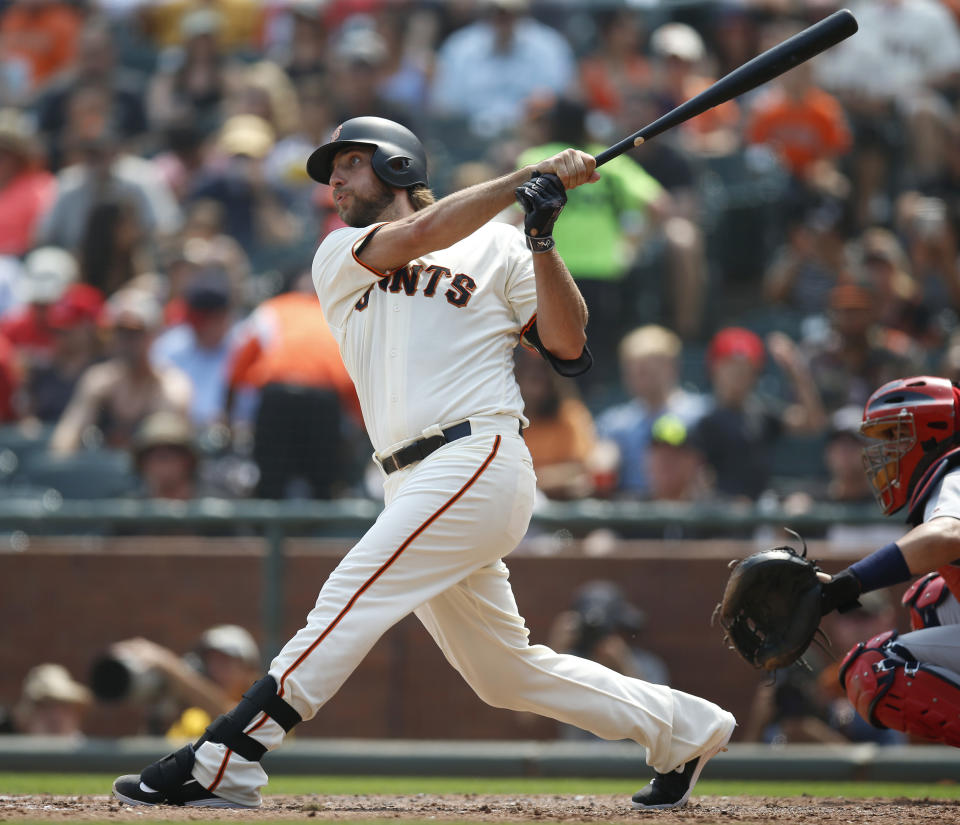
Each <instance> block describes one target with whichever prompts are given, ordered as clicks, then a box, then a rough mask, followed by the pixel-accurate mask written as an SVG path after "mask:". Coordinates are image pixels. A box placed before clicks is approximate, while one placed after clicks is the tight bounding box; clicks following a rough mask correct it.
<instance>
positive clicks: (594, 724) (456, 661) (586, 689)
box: [193, 416, 734, 805]
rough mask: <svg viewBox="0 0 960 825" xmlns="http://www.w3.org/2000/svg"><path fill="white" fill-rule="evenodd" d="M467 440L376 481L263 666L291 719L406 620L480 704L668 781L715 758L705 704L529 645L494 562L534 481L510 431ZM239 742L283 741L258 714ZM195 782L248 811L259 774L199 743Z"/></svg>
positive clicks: (723, 728) (527, 507) (715, 726)
mask: <svg viewBox="0 0 960 825" xmlns="http://www.w3.org/2000/svg"><path fill="white" fill-rule="evenodd" d="M471 425H472V429H473V434H472V435H470V436H468V437H466V438H462V439H459V440H457V441H455V442H452V443H450V444H447V445H446V446H444V447H442V448H440V449H439V450H437V451H436V452H434V453H433V454H432V455H430V456H428V457H427V458H426V459H424V460H423V461H421V462H419V463H417V464H415V465H413V466H412V467H410V468H408V469H405V470H401V471H399V472H396V473H393V474H391V475H390V476H388V477H387V480H386V482H385V491H386V506H385V508H384V510H383V512H382V513H381V515H380V517H379V518H378V519H377V521H376V523H375V524H374V525H373V526H372V527H371V528H370V530H369V531H368V532H367V533H366V534H365V535H364V536H363V538H362V539H360V541H359V542H358V543H357V544H356V546H354V547H353V548H352V549H351V550H350V552H349V553H348V554H347V555H346V556H345V557H344V558H343V560H342V561H341V562H340V564H339V565H338V566H337V568H336V570H334V571H333V573H332V574H331V575H330V577H329V578H328V579H327V581H326V583H325V584H324V585H323V588H322V589H321V591H320V595H319V597H318V599H317V603H316V606H315V607H314V608H313V610H311V611H310V614H309V615H308V617H307V624H306V626H305V627H304V628H303V629H302V630H300V631H299V632H298V633H297V634H296V636H294V637H293V638H292V639H291V640H290V641H289V642H288V643H287V644H286V645H285V646H284V648H283V650H281V651H280V653H279V654H278V655H277V657H276V658H275V659H274V660H273V662H272V663H271V666H270V674H271V675H272V676H273V677H274V678H275V679H276V680H277V683H278V685H279V694H280V695H281V696H282V697H283V698H284V699H285V700H286V701H287V702H289V703H290V704H291V705H292V706H293V707H294V708H295V709H296V710H297V712H298V713H299V714H300V715H301V716H302V717H303V719H305V720H306V719H310V718H312V717H313V716H314V715H315V714H316V712H317V711H318V710H319V708H321V707H322V706H323V704H324V703H325V702H326V701H327V700H328V699H329V698H330V697H331V696H333V694H334V693H336V691H337V690H338V689H339V687H340V686H341V685H342V684H343V682H344V681H345V680H346V678H347V677H348V676H349V675H350V673H351V672H352V671H353V670H354V668H355V667H356V666H357V665H358V664H359V663H360V661H361V660H362V659H363V657H364V656H365V655H366V654H367V652H368V651H369V650H370V648H371V647H373V645H374V643H375V642H376V641H377V639H379V638H380V636H381V635H382V634H383V633H384V632H385V631H386V630H387V629H389V628H390V627H391V626H392V625H393V624H394V623H396V622H397V621H399V620H400V619H402V618H403V617H404V616H406V615H407V614H408V613H410V612H415V613H416V615H417V617H418V618H419V619H420V621H421V622H422V623H423V624H424V626H425V627H426V628H427V630H428V632H429V633H430V635H431V636H433V638H434V640H435V641H436V642H437V644H438V645H439V646H440V648H441V649H442V650H443V652H444V655H445V656H446V658H447V660H448V661H449V662H450V663H451V664H452V665H453V666H454V667H455V668H456V669H457V670H458V671H459V672H460V673H461V675H462V676H463V677H464V679H466V680H467V682H468V683H469V684H470V686H471V687H472V688H473V689H474V690H475V691H476V693H477V695H478V696H480V698H481V699H483V700H484V701H486V702H488V703H489V704H491V705H494V706H496V707H503V708H508V709H511V710H522V711H533V712H534V713H539V714H542V715H545V716H549V717H552V718H554V719H557V720H559V721H561V722H566V723H568V724H571V725H575V726H577V727H580V728H583V729H585V730H588V731H590V732H591V733H593V734H595V735H597V736H599V737H602V738H604V739H632V740H634V741H636V742H639V743H640V744H641V745H643V746H645V747H646V749H647V763H648V764H649V765H651V766H652V767H653V768H655V769H656V770H658V771H661V772H666V771H669V770H672V769H674V768H676V767H678V766H680V765H682V764H683V763H685V762H687V761H688V760H690V759H691V758H693V757H695V756H697V755H699V754H700V753H703V752H705V751H707V750H709V749H711V748H715V747H716V746H717V745H718V744H719V742H720V741H721V740H722V739H723V737H724V736H726V735H727V734H728V733H729V732H730V730H731V729H732V726H733V724H734V721H733V717H732V715H731V714H729V713H728V712H726V711H724V710H722V709H721V708H720V707H718V706H717V705H714V704H713V703H711V702H708V701H706V700H704V699H700V698H698V697H695V696H691V695H689V694H686V693H681V692H680V691H677V690H672V689H670V688H668V687H666V686H663V685H653V684H649V683H647V682H643V681H640V680H639V679H631V678H628V677H626V676H622V675H620V674H619V673H616V672H614V671H612V670H609V669H608V668H605V667H603V666H602V665H599V664H597V663H595V662H592V661H588V660H586V659H581V658H579V657H576V656H570V655H564V654H559V653H555V652H554V651H553V650H551V649H549V648H548V647H545V646H543V645H530V644H529V640H528V631H527V628H526V627H525V625H524V621H523V618H522V617H521V616H520V615H519V613H518V611H517V605H516V602H515V600H514V597H513V592H512V590H511V588H510V583H509V581H508V573H507V568H506V566H505V565H504V564H503V562H502V561H501V558H502V557H503V556H505V555H507V554H508V553H510V552H511V551H512V550H513V549H514V547H516V545H517V544H518V543H519V541H520V539H521V538H522V537H523V535H524V533H525V532H526V529H527V525H528V523H529V520H530V516H531V512H532V509H533V501H534V491H535V483H536V479H535V476H534V472H533V464H532V461H531V459H530V453H529V452H528V450H527V448H526V445H525V444H524V442H523V439H522V438H521V437H520V436H519V435H518V434H517V421H516V419H515V418H510V417H505V416H494V417H490V418H485V419H471ZM245 732H246V733H248V734H249V735H250V736H252V737H253V738H254V739H256V740H257V741H259V742H261V743H262V744H263V745H265V746H266V747H267V748H269V749H273V748H275V747H277V746H278V745H279V744H280V743H281V741H282V739H283V735H284V733H283V730H282V729H281V728H280V727H279V725H277V724H276V723H275V722H274V721H273V720H271V719H270V718H269V717H267V716H265V715H263V714H260V715H258V717H257V718H255V719H254V720H253V722H252V723H251V724H250V725H249V726H248V727H247V728H246V729H245ZM193 775H194V777H195V778H196V779H197V780H198V781H199V782H200V783H201V784H202V785H204V786H205V787H208V788H210V790H212V791H214V792H215V793H217V794H218V795H219V796H222V797H223V798H225V799H228V800H230V801H233V802H237V803H240V804H245V805H256V804H257V803H258V802H259V800H260V788H261V787H262V786H263V785H265V784H266V782H267V775H266V773H265V772H264V770H263V768H262V767H261V766H260V763H259V762H249V761H247V760H245V759H243V758H242V757H241V756H239V755H238V754H236V753H234V752H232V751H230V750H228V749H227V748H226V747H225V746H223V745H221V744H215V743H211V742H205V743H204V744H203V745H202V746H201V747H200V748H199V749H198V752H197V759H196V764H195V765H194V769H193Z"/></svg>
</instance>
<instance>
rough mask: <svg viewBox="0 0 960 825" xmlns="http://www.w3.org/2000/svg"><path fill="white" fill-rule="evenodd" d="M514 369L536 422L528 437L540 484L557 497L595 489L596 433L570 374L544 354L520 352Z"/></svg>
mask: <svg viewBox="0 0 960 825" xmlns="http://www.w3.org/2000/svg"><path fill="white" fill-rule="evenodd" d="M515 362H516V363H515V368H514V371H515V373H516V376H517V384H518V386H519V387H520V394H521V396H522V397H523V413H524V415H525V416H526V417H527V420H528V421H529V422H530V423H529V426H528V427H527V428H526V429H525V430H524V432H523V440H524V441H526V443H527V449H528V450H530V455H531V457H532V458H533V469H534V471H535V472H536V474H537V488H538V489H539V490H540V491H541V492H542V493H543V494H544V495H545V496H546V497H547V498H551V499H577V498H585V497H586V496H589V495H590V494H591V492H592V491H593V483H592V480H591V477H590V466H589V460H590V455H591V453H592V451H593V448H594V443H595V435H594V427H593V418H592V417H591V415H590V411H589V410H588V409H587V408H586V406H584V404H583V402H582V401H580V399H579V398H578V397H577V394H576V387H575V385H574V384H573V382H572V381H571V380H570V379H569V378H561V377H560V376H559V375H558V374H557V373H556V372H555V371H554V369H553V368H552V367H551V366H550V364H549V362H548V361H546V360H545V359H543V358H541V357H540V356H539V355H538V354H534V353H530V352H527V351H526V350H518V351H517V353H516V356H515Z"/></svg>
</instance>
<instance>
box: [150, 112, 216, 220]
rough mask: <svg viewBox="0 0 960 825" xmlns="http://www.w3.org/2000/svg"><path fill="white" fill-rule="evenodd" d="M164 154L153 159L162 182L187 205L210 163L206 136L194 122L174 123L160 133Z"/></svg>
mask: <svg viewBox="0 0 960 825" xmlns="http://www.w3.org/2000/svg"><path fill="white" fill-rule="evenodd" d="M157 137H158V138H159V141H160V151H159V152H158V153H157V154H156V155H154V156H153V158H152V159H151V160H152V162H153V166H154V168H155V170H156V174H157V176H158V177H159V179H160V180H161V181H162V182H163V184H165V185H166V186H167V187H168V188H169V189H170V191H171V192H172V193H173V196H174V198H175V199H176V200H177V202H178V203H183V202H184V201H185V200H186V199H187V195H188V194H189V192H190V186H191V185H192V184H193V179H194V177H195V176H196V175H198V174H199V173H200V171H201V169H203V164H204V162H205V160H206V144H205V135H204V132H203V131H202V130H201V128H200V127H199V126H198V125H197V124H196V123H194V122H193V121H191V120H189V119H187V118H183V119H181V120H174V121H173V122H171V123H169V124H168V125H167V126H166V127H165V128H163V129H158V130H157Z"/></svg>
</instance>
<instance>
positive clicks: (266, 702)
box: [144, 676, 302, 785]
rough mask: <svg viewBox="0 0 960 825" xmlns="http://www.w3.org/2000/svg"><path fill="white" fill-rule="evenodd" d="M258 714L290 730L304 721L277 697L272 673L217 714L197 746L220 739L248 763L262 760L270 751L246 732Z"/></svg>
mask: <svg viewBox="0 0 960 825" xmlns="http://www.w3.org/2000/svg"><path fill="white" fill-rule="evenodd" d="M259 713H265V714H267V716H269V717H270V718H271V719H273V721H274V722H276V723H277V724H278V725H279V726H280V727H281V728H283V729H284V731H285V732H289V730H290V729H291V728H292V727H293V726H294V725H296V724H297V723H298V722H301V721H302V717H301V716H300V714H299V713H297V712H296V711H295V710H294V709H293V707H292V706H291V705H289V704H288V703H287V702H285V701H284V700H283V699H281V698H280V697H279V696H277V682H276V680H275V679H274V678H273V677H272V676H264V677H263V678H262V679H260V681H258V682H254V683H253V684H252V685H251V686H250V688H249V689H248V690H247V692H246V693H244V694H243V699H241V700H240V702H239V704H238V705H237V706H236V707H235V708H234V709H233V710H231V711H229V712H228V713H225V714H223V715H222V716H218V717H217V718H216V719H214V720H213V722H211V723H210V726H209V727H208V728H207V731H206V733H205V734H204V735H203V738H202V739H200V741H199V742H197V744H196V747H198V748H199V747H200V745H201V744H203V743H204V742H218V743H220V744H223V745H226V746H227V747H228V748H230V750H232V751H235V752H236V753H238V754H240V756H242V757H243V758H244V759H246V760H248V761H249V762H259V761H260V760H261V759H262V758H263V755H264V754H265V753H266V752H267V749H266V747H265V746H264V745H261V744H260V743H259V742H258V741H257V740H256V739H254V738H253V737H251V736H247V734H245V733H244V732H243V729H244V728H245V727H247V725H249V724H250V723H251V722H252V721H253V720H254V718H256V716H257V714H259ZM144 781H145V782H146V780H144ZM147 784H148V785H149V784H150V783H149V782H147Z"/></svg>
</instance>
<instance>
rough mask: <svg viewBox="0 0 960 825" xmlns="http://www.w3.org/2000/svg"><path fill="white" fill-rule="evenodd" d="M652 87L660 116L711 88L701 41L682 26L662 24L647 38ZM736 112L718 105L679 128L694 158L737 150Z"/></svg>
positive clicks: (733, 107) (734, 107) (734, 106)
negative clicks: (652, 80)
mask: <svg viewBox="0 0 960 825" xmlns="http://www.w3.org/2000/svg"><path fill="white" fill-rule="evenodd" d="M650 53H651V55H652V57H653V78H654V82H653V86H654V88H655V89H656V94H657V96H658V97H659V99H660V107H661V111H660V114H666V113H667V112H668V111H670V110H671V109H674V108H676V107H677V106H679V105H680V104H681V103H683V102H684V101H686V100H689V99H690V98H691V97H695V96H696V95H698V94H700V92H702V91H704V90H705V89H707V88H708V87H709V86H711V85H712V84H713V82H714V80H715V78H713V77H710V76H709V75H707V74H705V73H703V70H702V64H703V62H704V59H705V57H706V47H705V46H704V43H703V38H702V37H700V35H699V33H698V32H697V30H696V29H694V28H693V27H692V26H688V25H687V24H686V23H664V24H663V25H662V26H659V27H658V28H657V29H655V30H654V31H653V33H652V34H651V35H650ZM739 121H740V108H739V106H738V105H737V103H735V102H734V101H732V100H731V101H727V102H726V103H721V104H720V105H719V106H716V107H714V108H712V109H709V110H708V111H706V112H704V113H703V114H702V115H700V116H698V117H695V118H693V119H692V120H688V121H687V122H686V123H684V124H683V126H681V127H680V128H681V130H682V132H681V134H682V135H683V138H684V141H685V143H686V145H687V147H688V148H689V149H690V151H692V152H694V153H695V154H712V155H725V154H729V153H730V152H732V151H734V150H735V149H737V148H738V147H739V144H740V136H739Z"/></svg>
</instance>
